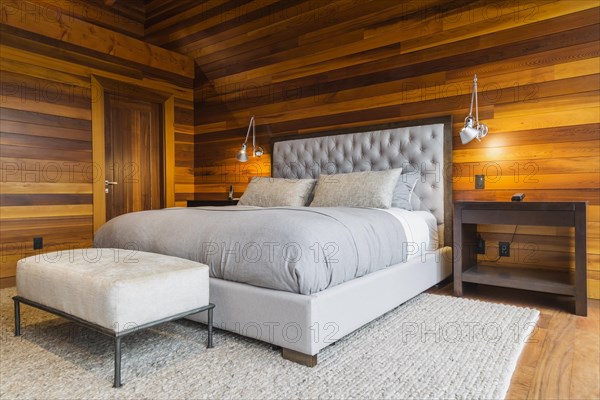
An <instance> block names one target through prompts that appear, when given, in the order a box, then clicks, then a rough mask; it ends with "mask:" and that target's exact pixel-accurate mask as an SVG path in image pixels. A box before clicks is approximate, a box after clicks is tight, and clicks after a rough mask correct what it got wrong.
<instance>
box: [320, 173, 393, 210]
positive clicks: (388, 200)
mask: <svg viewBox="0 0 600 400" xmlns="http://www.w3.org/2000/svg"><path fill="white" fill-rule="evenodd" d="M401 172H402V168H396V169H389V170H386V171H365V172H352V173H349V174H334V175H321V177H320V178H319V181H318V182H317V187H316V188H315V196H314V199H313V201H312V202H311V203H310V206H311V207H369V208H390V206H391V205H392V195H393V193H394V188H395V187H396V182H397V181H398V177H399V176H400V173H401Z"/></svg>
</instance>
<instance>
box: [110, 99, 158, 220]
mask: <svg viewBox="0 0 600 400" xmlns="http://www.w3.org/2000/svg"><path fill="white" fill-rule="evenodd" d="M161 116H162V106H161V104H158V103H153V102H150V101H145V100H138V99H132V98H127V97H123V96H122V95H115V94H109V93H106V96H105V137H104V140H105V142H104V143H105V151H106V153H105V160H106V165H105V167H106V169H105V171H106V182H107V185H106V190H105V191H106V220H107V221H108V220H110V219H111V218H114V217H117V216H119V215H121V214H126V213H129V212H134V211H142V210H152V209H157V208H161V207H163V205H164V202H163V161H162V140H161V138H162V136H163V135H162V132H161Z"/></svg>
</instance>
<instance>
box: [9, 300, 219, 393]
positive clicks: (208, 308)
mask: <svg viewBox="0 0 600 400" xmlns="http://www.w3.org/2000/svg"><path fill="white" fill-rule="evenodd" d="M12 299H13V301H14V304H15V336H21V303H23V304H27V305H28V306H31V307H35V308H39V309H40V310H44V311H47V312H49V313H51V314H55V315H58V316H59V317H63V318H65V319H68V320H70V321H73V322H75V323H77V324H79V325H82V326H85V327H86V328H89V329H92V330H94V331H96V332H99V333H101V334H103V335H106V336H110V337H112V338H113V339H114V341H115V342H114V343H115V379H114V383H113V387H116V388H119V387H121V339H122V338H124V337H125V336H127V335H131V334H132V333H135V332H138V331H141V330H143V329H146V328H150V327H152V326H155V325H159V324H162V323H164V322H169V321H174V320H176V319H181V318H183V317H187V316H188V315H192V314H196V313H199V312H203V311H208V324H207V325H208V341H207V345H206V347H207V348H209V349H210V348H212V347H213V309H214V308H215V305H214V304H212V303H209V304H208V305H207V306H204V307H200V308H196V309H193V310H190V311H186V312H183V313H180V314H177V315H173V316H170V317H167V318H162V319H159V320H157V321H154V322H148V323H146V324H143V325H138V326H134V327H132V328H129V329H125V330H122V331H119V332H115V331H113V330H112V329H108V328H105V327H103V326H100V325H97V324H94V323H91V322H88V321H86V320H83V319H81V318H79V317H76V316H74V315H71V314H67V313H66V312H64V311H60V310H57V309H56V308H52V307H48V306H45V305H43V304H40V303H36V302H35V301H31V300H28V299H26V298H24V297H20V296H15V297H13V298H12Z"/></svg>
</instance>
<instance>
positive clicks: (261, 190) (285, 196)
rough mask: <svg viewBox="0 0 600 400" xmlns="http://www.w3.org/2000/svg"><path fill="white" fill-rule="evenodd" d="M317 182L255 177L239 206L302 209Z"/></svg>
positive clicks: (314, 180) (313, 180)
mask: <svg viewBox="0 0 600 400" xmlns="http://www.w3.org/2000/svg"><path fill="white" fill-rule="evenodd" d="M315 182H316V179H284V178H265V177H263V178H261V177H254V178H252V180H251V181H250V183H249V184H248V188H247V189H246V191H245V192H244V194H243V195H242V197H241V198H240V201H239V202H238V206H257V207H302V206H305V205H306V203H307V201H308V198H309V196H310V194H311V193H312V190H313V188H314V186H315Z"/></svg>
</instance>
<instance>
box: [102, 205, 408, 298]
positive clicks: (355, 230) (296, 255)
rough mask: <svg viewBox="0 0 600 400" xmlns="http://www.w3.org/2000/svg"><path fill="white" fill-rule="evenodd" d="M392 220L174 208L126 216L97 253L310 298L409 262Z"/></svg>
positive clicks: (352, 213) (374, 213)
mask: <svg viewBox="0 0 600 400" xmlns="http://www.w3.org/2000/svg"><path fill="white" fill-rule="evenodd" d="M405 242H406V235H405V233H404V229H403V227H402V224H401V223H400V222H399V221H398V220H396V219H395V218H394V217H393V216H392V215H390V214H388V213H386V212H383V211H380V210H375V209H366V208H320V207H319V208H309V207H301V208H292V207H282V208H256V207H241V206H237V207H236V206H233V207H197V208H169V209H164V210H155V211H142V212H135V213H130V214H125V215H122V216H120V217H117V218H114V219H112V220H110V221H108V222H107V223H106V224H105V225H104V226H102V227H101V228H100V229H99V230H98V232H97V233H96V236H95V239H94V245H95V246H96V247H115V248H123V249H136V250H140V251H148V252H154V253H160V254H166V255H171V256H176V257H181V258H187V259H190V260H194V261H198V262H201V263H204V264H207V265H208V266H209V267H210V276H212V277H216V278H221V279H226V280H231V281H236V282H242V283H248V284H251V285H255V286H261V287H267V288H271V289H277V290H284V291H288V292H294V293H302V294H310V293H316V292H319V291H321V290H324V289H326V288H328V287H331V286H335V285H338V284H340V283H343V282H346V281H349V280H351V279H354V278H357V277H360V276H363V275H366V274H368V273H371V272H374V271H377V270H379V269H383V268H385V267H388V266H390V265H393V264H396V263H399V262H405V261H406V254H405V246H403V243H405Z"/></svg>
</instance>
